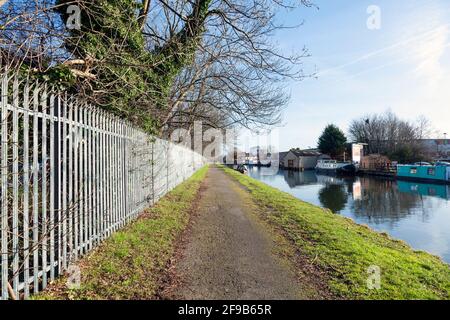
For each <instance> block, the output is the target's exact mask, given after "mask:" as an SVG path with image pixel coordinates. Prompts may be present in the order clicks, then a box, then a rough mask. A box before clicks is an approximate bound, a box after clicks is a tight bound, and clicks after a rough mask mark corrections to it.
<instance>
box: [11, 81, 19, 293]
mask: <svg viewBox="0 0 450 320" xmlns="http://www.w3.org/2000/svg"><path fill="white" fill-rule="evenodd" d="M13 107H14V109H13V125H12V129H13V132H12V149H13V152H12V156H13V158H12V161H13V166H12V189H13V199H12V238H13V241H12V254H13V261H12V277H13V278H12V283H13V285H12V286H13V291H14V294H15V296H16V297H17V296H18V295H19V256H20V252H19V80H18V79H17V75H15V76H14V82H13Z"/></svg>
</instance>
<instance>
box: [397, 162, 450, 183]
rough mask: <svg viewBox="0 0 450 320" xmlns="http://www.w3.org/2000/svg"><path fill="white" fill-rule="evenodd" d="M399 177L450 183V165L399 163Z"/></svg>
mask: <svg viewBox="0 0 450 320" xmlns="http://www.w3.org/2000/svg"><path fill="white" fill-rule="evenodd" d="M397 178H398V179H405V180H418V181H420V180H423V181H433V182H440V183H450V166H444V165H398V166H397Z"/></svg>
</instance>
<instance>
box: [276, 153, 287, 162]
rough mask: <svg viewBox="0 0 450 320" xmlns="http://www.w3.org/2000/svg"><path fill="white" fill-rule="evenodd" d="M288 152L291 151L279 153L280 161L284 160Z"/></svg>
mask: <svg viewBox="0 0 450 320" xmlns="http://www.w3.org/2000/svg"><path fill="white" fill-rule="evenodd" d="M288 153H289V151H284V152H279V153H278V159H279V161H283V159H284V157H286V156H287V154H288Z"/></svg>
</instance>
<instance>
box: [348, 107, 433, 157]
mask: <svg viewBox="0 0 450 320" xmlns="http://www.w3.org/2000/svg"><path fill="white" fill-rule="evenodd" d="M430 128H431V124H430V122H429V120H428V119H427V118H425V117H424V116H421V117H419V118H418V120H417V121H416V122H409V121H406V120H402V119H400V118H399V117H398V116H396V115H395V114H394V113H392V112H391V111H386V112H385V113H383V114H372V115H367V116H365V117H362V118H360V119H356V120H353V121H352V122H351V124H350V127H349V134H350V138H351V139H352V140H353V141H355V142H363V143H367V144H368V151H369V153H380V154H384V155H388V156H390V157H392V158H396V157H400V158H401V159H402V161H408V159H407V158H411V159H415V160H420V159H423V158H424V157H425V155H424V153H425V150H424V148H423V145H422V143H421V142H420V140H421V139H425V138H428V137H429V135H430V134H431V133H432V129H430ZM406 153H407V154H408V155H407V156H405V154H406ZM399 154H400V156H399Z"/></svg>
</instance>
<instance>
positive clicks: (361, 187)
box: [249, 168, 450, 262]
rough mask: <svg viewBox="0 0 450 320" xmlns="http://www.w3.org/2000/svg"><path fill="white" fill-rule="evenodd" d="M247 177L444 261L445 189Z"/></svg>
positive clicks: (447, 230) (449, 234)
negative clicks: (385, 233) (400, 240)
mask: <svg viewBox="0 0 450 320" xmlns="http://www.w3.org/2000/svg"><path fill="white" fill-rule="evenodd" d="M249 175H251V176H252V177H254V178H256V179H259V180H262V181H264V182H265V183H267V184H269V185H272V186H273V187H276V188H278V189H280V190H283V191H285V192H288V193H291V194H292V195H294V196H296V197H297V198H299V199H301V200H304V201H307V202H310V203H313V204H315V205H319V206H322V207H325V208H328V209H330V210H332V211H333V212H335V213H338V214H342V215H344V216H347V217H349V218H352V219H353V220H355V221H356V222H358V223H363V224H367V225H369V226H370V227H372V228H374V229H376V230H379V231H384V232H388V233H390V234H391V235H392V236H393V237H395V238H399V239H402V240H405V241H407V242H408V243H409V244H411V245H412V246H413V247H415V248H417V249H422V250H426V251H429V252H432V253H435V254H437V255H440V256H441V257H443V258H444V260H446V261H448V262H450V201H449V200H450V186H447V185H435V184H426V183H416V182H407V181H393V180H389V179H383V178H374V177H361V178H360V177H350V178H341V177H332V176H326V175H317V174H316V173H315V172H314V171H305V172H294V171H283V170H280V171H279V172H278V174H277V175H272V176H264V175H261V174H260V173H259V170H258V169H257V168H252V169H250V170H249Z"/></svg>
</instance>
